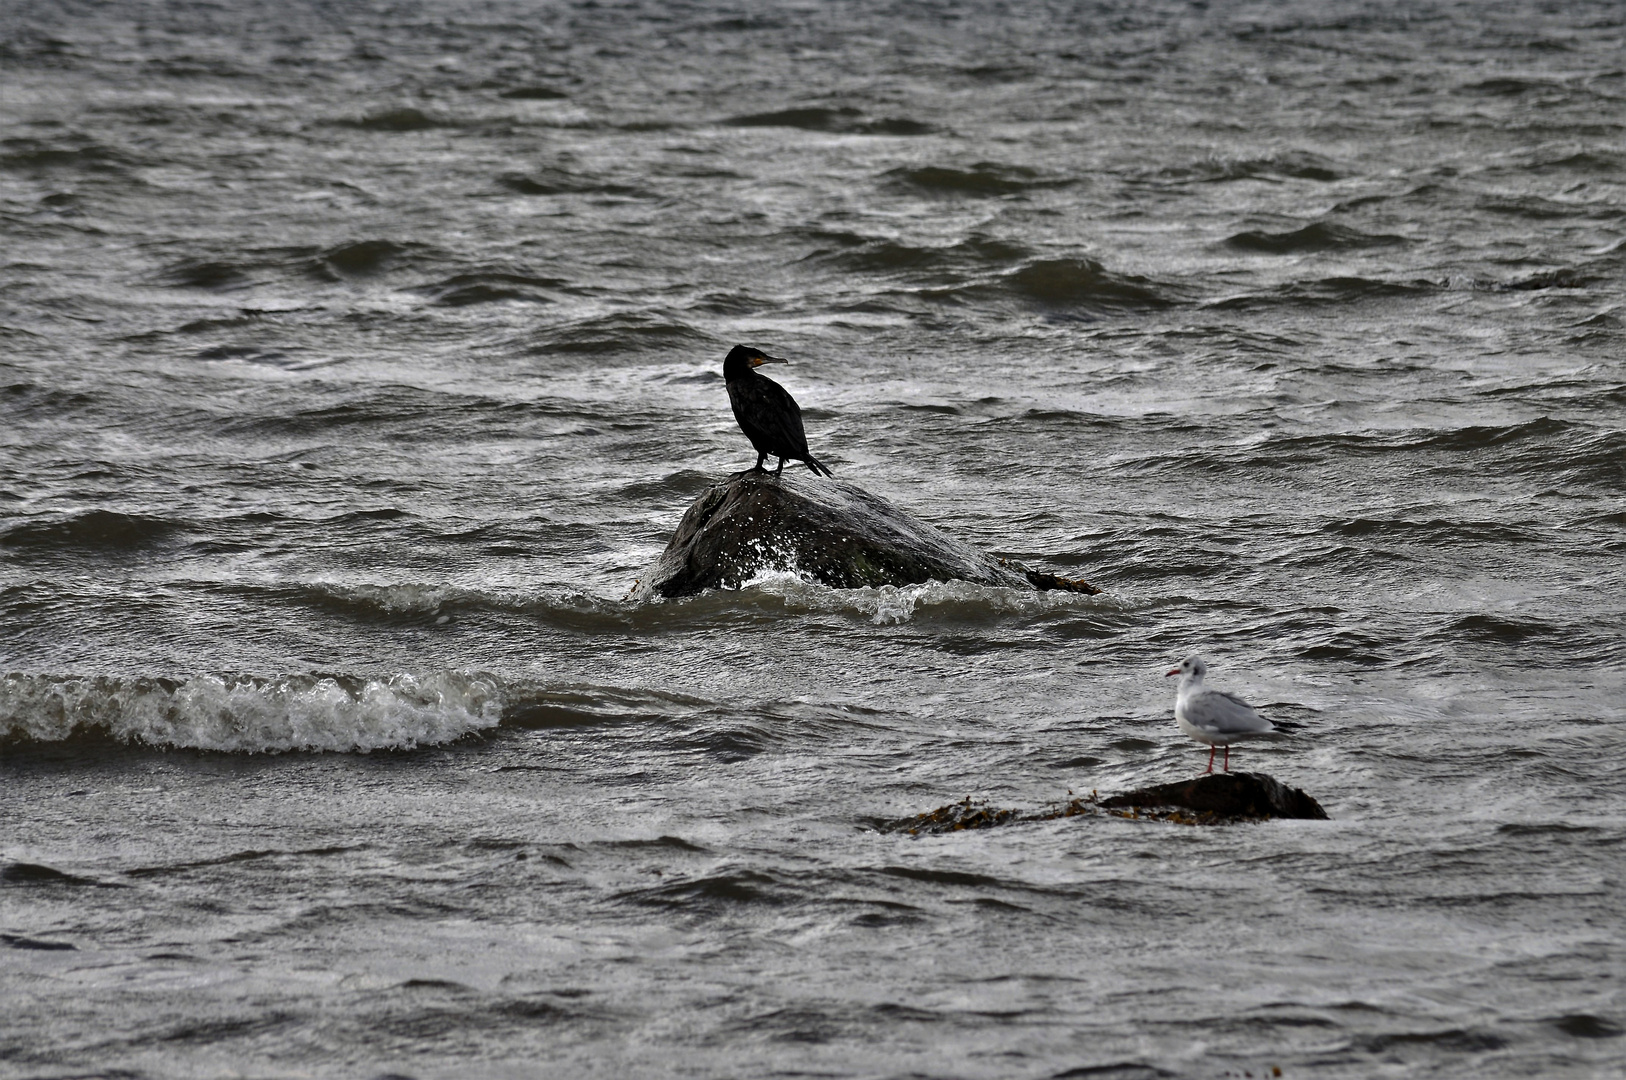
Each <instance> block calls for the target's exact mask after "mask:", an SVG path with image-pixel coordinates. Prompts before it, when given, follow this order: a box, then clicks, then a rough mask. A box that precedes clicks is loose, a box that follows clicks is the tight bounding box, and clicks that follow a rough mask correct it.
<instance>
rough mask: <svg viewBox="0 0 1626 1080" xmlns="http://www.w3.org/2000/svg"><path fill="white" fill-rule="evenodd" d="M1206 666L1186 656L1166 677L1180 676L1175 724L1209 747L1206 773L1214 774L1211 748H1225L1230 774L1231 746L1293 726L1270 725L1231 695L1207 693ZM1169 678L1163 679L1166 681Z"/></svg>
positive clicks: (1248, 706)
mask: <svg viewBox="0 0 1626 1080" xmlns="http://www.w3.org/2000/svg"><path fill="white" fill-rule="evenodd" d="M1207 674H1208V665H1207V664H1205V663H1203V658H1202V657H1200V656H1188V657H1186V658H1185V659H1184V660H1182V661H1180V666H1179V667H1177V668H1175V669H1174V670H1173V671H1171V672H1169V675H1178V676H1180V691H1179V696H1177V697H1176V698H1175V699H1174V722H1175V723H1176V724H1179V725H1180V730H1181V731H1183V732H1185V733H1186V734H1187V735H1189V736H1190V737H1192V738H1193V739H1196V740H1197V741H1198V742H1200V743H1204V744H1206V745H1207V746H1208V769H1207V771H1208V772H1213V771H1214V748H1215V747H1219V746H1223V747H1225V771H1226V772H1230V771H1231V744H1232V743H1234V742H1236V741H1237V740H1238V739H1253V738H1257V737H1259V736H1260V735H1270V734H1272V733H1274V732H1278V731H1289V730H1291V729H1292V728H1294V727H1296V726H1297V725H1295V724H1285V723H1284V724H1272V723H1271V722H1270V721H1269V720H1266V719H1265V718H1264V717H1263V716H1260V715H1259V714H1258V713H1256V712H1254V711H1253V706H1252V705H1249V704H1248V703H1247V702H1246V701H1243V700H1242V699H1241V698H1239V697H1237V696H1236V695H1234V694H1227V693H1226V692H1225V691H1223V690H1210V689H1208V688H1207V687H1206V686H1204V685H1203V676H1204V675H1207ZM1167 677H1168V676H1167V675H1166V676H1164V678H1167Z"/></svg>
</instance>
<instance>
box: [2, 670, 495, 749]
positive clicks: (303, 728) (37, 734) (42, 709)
mask: <svg viewBox="0 0 1626 1080" xmlns="http://www.w3.org/2000/svg"><path fill="white" fill-rule="evenodd" d="M501 716H502V694H501V690H500V686H499V684H498V682H497V680H496V679H494V678H492V677H490V676H486V675H467V674H460V673H457V672H449V671H446V672H436V673H430V674H424V675H407V674H402V675H392V676H389V677H388V678H383V679H363V678H350V677H335V676H316V675H288V676H282V677H279V678H255V677H249V676H219V675H194V676H191V677H188V678H183V679H154V678H113V677H89V678H86V677H75V676H63V675H28V674H19V673H13V674H10V675H7V676H5V677H4V678H0V739H12V738H23V739H32V740H35V741H39V742H56V741H61V740H63V739H66V738H68V737H69V736H70V735H72V734H73V733H74V732H75V731H76V730H89V731H100V732H104V733H106V734H108V735H111V736H113V737H114V738H116V739H120V740H122V741H125V742H139V743H145V744H148V745H151V746H163V747H184V748H192V749H199V750H221V751H229V752H235V753H279V752H282V751H287V750H328V751H337V752H356V751H359V752H361V753H366V752H368V751H371V750H396V749H408V748H411V747H414V746H433V745H436V744H439V743H445V742H450V741H451V740H453V739H456V738H459V737H461V736H463V735H466V734H468V733H469V732H471V731H479V730H481V729H484V728H490V727H494V726H496V724H497V722H498V721H499V720H500V719H501Z"/></svg>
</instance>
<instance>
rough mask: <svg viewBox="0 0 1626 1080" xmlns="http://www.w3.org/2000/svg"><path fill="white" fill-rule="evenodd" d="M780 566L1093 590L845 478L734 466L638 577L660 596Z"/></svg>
mask: <svg viewBox="0 0 1626 1080" xmlns="http://www.w3.org/2000/svg"><path fill="white" fill-rule="evenodd" d="M765 570H788V571H792V572H795V573H798V574H801V575H804V576H806V577H810V578H812V579H813V580H815V581H818V582H821V583H822V584H825V585H828V586H830V587H832V588H837V589H858V588H864V587H866V586H868V587H876V586H882V585H917V584H920V583H922V582H926V581H953V580H959V581H970V582H973V583H976V584H980V585H995V586H1004V587H1008V588H1017V589H1063V590H1067V591H1071V592H1084V593H1094V592H1099V591H1100V590H1098V589H1096V588H1094V587H1093V586H1091V585H1090V584H1088V583H1087V582H1084V581H1075V580H1072V579H1068V578H1062V577H1057V576H1056V575H1054V574H1045V573H1042V572H1040V571H1036V570H1030V569H1028V568H1027V567H1025V566H1023V565H1021V564H1020V563H1017V562H1014V561H1011V560H1008V559H1001V558H998V557H996V556H993V555H989V554H986V553H984V552H982V551H979V550H977V549H976V548H974V547H972V546H970V545H969V544H966V543H963V542H961V541H959V540H955V539H954V538H952V537H950V536H948V535H946V534H944V533H943V532H942V531H940V530H938V529H937V528H934V527H933V526H931V525H928V524H926V523H925V522H924V521H921V520H919V519H918V518H916V517H913V516H912V515H910V514H909V513H907V512H905V511H904V510H901V509H899V508H898V507H896V506H894V505H892V504H891V503H889V502H887V501H886V500H885V499H883V498H881V497H880V496H879V495H875V494H873V493H871V492H868V491H865V490H864V489H863V488H861V487H859V486H858V485H857V484H853V483H850V482H848V481H845V480H836V479H827V478H817V477H803V476H801V475H800V474H797V473H788V472H787V473H782V474H780V475H778V476H775V475H773V474H771V473H759V472H751V471H748V472H743V473H739V474H737V475H735V476H733V477H731V478H729V479H728V480H726V481H724V482H722V483H718V484H713V485H712V486H711V487H709V488H707V489H706V490H705V491H704V492H702V493H701V495H700V498H698V499H697V500H695V503H694V505H693V506H691V507H689V509H688V511H687V512H686V513H685V514H684V515H683V519H682V520H681V521H680V522H679V523H678V527H677V533H676V534H675V535H674V536H673V537H672V541H671V543H669V544H668V545H667V547H666V551H665V552H664V553H662V555H661V557H660V559H659V560H658V561H657V562H656V563H655V566H654V567H653V568H652V569H651V571H650V573H649V574H648V575H647V577H646V579H645V581H644V582H643V583H642V584H641V589H642V590H648V591H649V592H651V593H653V594H655V595H659V596H665V597H675V596H690V595H693V594H694V593H698V592H700V591H702V590H704V589H718V588H722V589H732V588H739V587H740V586H741V585H743V584H745V583H746V582H747V581H750V580H751V579H752V578H753V577H755V576H757V575H758V574H759V573H762V572H763V571H765Z"/></svg>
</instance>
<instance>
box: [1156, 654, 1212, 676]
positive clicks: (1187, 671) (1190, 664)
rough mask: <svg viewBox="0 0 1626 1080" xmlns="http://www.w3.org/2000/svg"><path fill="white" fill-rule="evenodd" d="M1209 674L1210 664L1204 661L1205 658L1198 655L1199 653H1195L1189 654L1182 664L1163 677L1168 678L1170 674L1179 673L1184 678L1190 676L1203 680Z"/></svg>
mask: <svg viewBox="0 0 1626 1080" xmlns="http://www.w3.org/2000/svg"><path fill="white" fill-rule="evenodd" d="M1207 674H1208V665H1207V664H1205V663H1203V658H1202V657H1200V656H1197V655H1195V654H1194V655H1192V656H1188V657H1186V658H1185V659H1184V660H1182V661H1180V666H1179V667H1177V668H1175V669H1174V670H1173V671H1171V672H1169V673H1168V674H1167V675H1164V676H1163V677H1164V678H1165V679H1166V678H1168V677H1169V675H1178V676H1180V677H1181V678H1182V679H1187V678H1190V679H1196V680H1197V681H1198V682H1201V681H1202V677H1203V676H1204V675H1207Z"/></svg>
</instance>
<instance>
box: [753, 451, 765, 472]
mask: <svg viewBox="0 0 1626 1080" xmlns="http://www.w3.org/2000/svg"><path fill="white" fill-rule="evenodd" d="M767 460H768V451H766V450H764V451H762V453H760V454H758V455H757V463H756V464H755V465H753V466H751V471H752V472H767V471H768V470H767V469H764V468H763V467H762V463H763V462H764V461H767Z"/></svg>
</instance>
